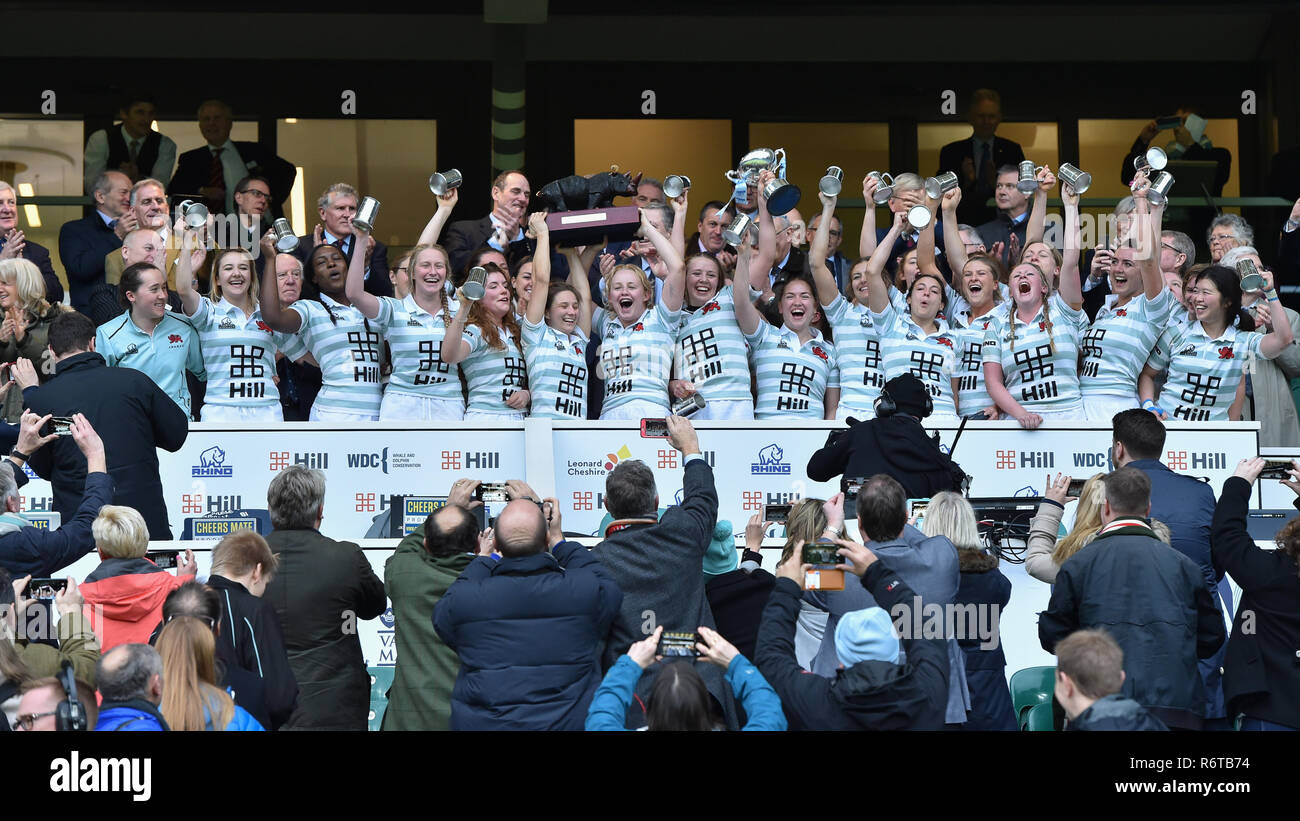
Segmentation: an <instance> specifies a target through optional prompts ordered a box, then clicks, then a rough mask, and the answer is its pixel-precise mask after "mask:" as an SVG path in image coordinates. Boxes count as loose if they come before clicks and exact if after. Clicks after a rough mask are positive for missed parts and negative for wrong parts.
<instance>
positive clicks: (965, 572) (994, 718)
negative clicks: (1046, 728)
mask: <svg viewBox="0 0 1300 821" xmlns="http://www.w3.org/2000/svg"><path fill="white" fill-rule="evenodd" d="M957 555H958V557H959V558H960V560H961V587H960V588H959V589H958V591H957V600H956V603H957V605H959V606H961V607H964V606H966V605H974V606H975V607H976V608H977V609H976V611H975V613H971V614H968V613H967V612H966V611H964V610H961V609H959V610H958V611H957V612H958V617H957V620H956V622H957V625H958V628H957V630H958V636H962V637H961V638H958V639H957V645H958V646H959V647H961V652H962V655H963V656H964V657H965V661H966V683H967V686H968V687H969V688H970V713H969V714H967V716H966V723H965V724H964V725H962V729H964V730H1010V731H1012V732H1014V731H1015V730H1016V713H1015V708H1014V707H1013V706H1012V703H1011V690H1010V688H1008V687H1007V657H1006V654H1005V653H1004V652H1003V651H1002V637H1001V631H1000V629H999V621H1000V620H1001V617H1002V613H1003V612H1004V611H1005V610H1006V609H1007V603H1008V602H1010V601H1011V580H1010V579H1008V578H1007V577H1006V576H1005V575H1003V574H1002V571H1001V570H999V569H998V558H997V556H994V555H992V554H989V553H984V552H982V551H978V550H958V551H957ZM986 628H987V632H985V629H986ZM990 645H991V646H990Z"/></svg>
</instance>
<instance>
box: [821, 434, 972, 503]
mask: <svg viewBox="0 0 1300 821" xmlns="http://www.w3.org/2000/svg"><path fill="white" fill-rule="evenodd" d="M877 473H887V474H889V475H890V476H893V477H894V478H895V479H897V480H898V481H899V483H900V484H901V485H902V486H903V489H904V490H906V491H907V496H908V498H909V499H928V498H930V497H931V496H933V495H934V494H936V493H938V492H939V491H941V490H957V491H959V490H961V485H962V482H961V479H962V475H963V474H962V471H961V468H959V467H957V464H956V463H955V462H953V461H952V459H949V458H948V454H946V453H944V452H943V451H941V450H939V446H938V445H937V444H935V441H934V439H932V438H931V437H930V435H929V434H928V433H926V432H925V428H923V427H921V423H920V422H918V421H917V420H916V419H914V418H912V417H910V416H906V415H904V414H901V413H900V414H895V415H893V416H888V417H885V418H883V419H868V420H866V421H862V422H858V423H857V424H856V425H852V426H850V427H849V428H848V429H847V430H837V431H832V432H831V434H830V436H828V437H826V444H825V445H824V446H823V447H822V449H821V450H819V451H817V452H816V453H814V454H813V455H812V457H811V458H809V459H808V478H809V479H812V480H813V481H814V482H829V481H830V480H831V479H834V478H835V477H836V476H845V477H848V478H856V477H866V476H874V475H876V474H877Z"/></svg>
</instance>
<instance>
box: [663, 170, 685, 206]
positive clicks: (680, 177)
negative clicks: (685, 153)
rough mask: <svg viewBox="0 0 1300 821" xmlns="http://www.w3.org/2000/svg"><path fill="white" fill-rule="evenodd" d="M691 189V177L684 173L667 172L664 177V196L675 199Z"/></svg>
mask: <svg viewBox="0 0 1300 821" xmlns="http://www.w3.org/2000/svg"><path fill="white" fill-rule="evenodd" d="M689 190H691V178H690V177H688V176H686V175H685V174H669V175H668V176H667V177H664V196H665V197H668V198H669V199H671V200H675V199H677V198H678V197H680V196H681V195H682V194H685V193H686V192H687V191H689Z"/></svg>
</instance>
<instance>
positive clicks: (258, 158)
mask: <svg viewBox="0 0 1300 821" xmlns="http://www.w3.org/2000/svg"><path fill="white" fill-rule="evenodd" d="M234 146H235V150H236V151H238V152H239V159H240V161H241V162H242V164H243V165H244V167H245V168H246V169H247V170H248V176H257V177H265V178H266V180H267V182H268V184H269V185H270V188H271V205H270V208H269V209H268V210H269V211H270V213H271V215H272V218H275V217H283V216H284V201H285V200H287V199H288V198H289V192H290V191H291V190H292V189H293V181H294V179H295V178H296V177H297V176H298V171H297V169H295V168H294V167H293V163H291V162H289V161H288V160H285V159H281V158H280V157H277V156H276V155H274V154H272V153H271V152H270V151H268V150H266V148H265V147H263V146H262V144H261V143H251V142H235V143H234ZM110 167H111V166H110ZM211 168H212V149H210V148H208V146H206V145H202V146H199V147H198V148H195V149H194V150H192V151H186V152H185V153H184V154H181V155H180V156H179V157H177V158H176V173H175V174H172V181H171V185H169V186H167V188H168V190H170V191H176V192H179V193H177V194H176V195H175V198H177V199H196V198H195V197H193V196H192V195H193V194H196V193H198V190H199V189H200V188H203V187H204V186H206V185H207V184H208V172H209V171H210V170H211ZM219 210H220V211H223V212H224V211H225V208H224V206H223V207H222V208H221V209H219ZM213 213H217V211H216V210H214V211H213ZM385 275H387V271H385ZM385 278H387V277H386V276H385Z"/></svg>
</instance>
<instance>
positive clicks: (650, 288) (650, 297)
mask: <svg viewBox="0 0 1300 821" xmlns="http://www.w3.org/2000/svg"><path fill="white" fill-rule="evenodd" d="M619 271H631V272H632V273H634V274H636V276H637V282H638V283H640V285H641V290H643V291H645V306H646V307H647V308H649V307H650V306H652V305H654V304H655V288H654V285H652V284H651V283H650V278H649V277H647V276H646V275H645V269H643V268H641V267H640V266H639V265H615V266H614V267H613V269H612V270H611V271H610V272H609V273H608V274H605V298H606V299H609V294H610V291H611V289H612V288H613V287H614V277H615V276H617V275H618V272H619ZM718 287H719V288H721V287H722V286H718Z"/></svg>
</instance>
